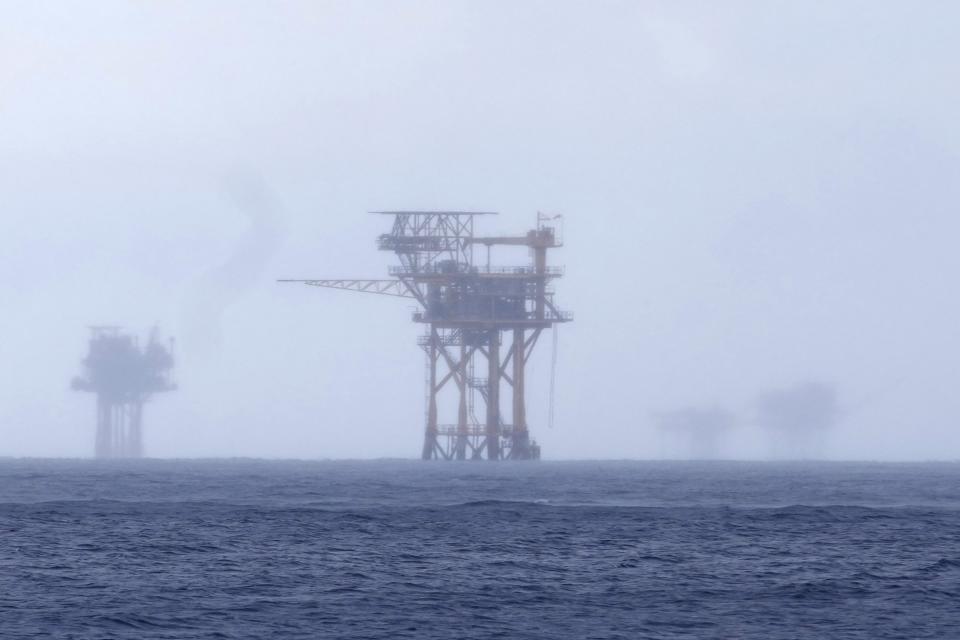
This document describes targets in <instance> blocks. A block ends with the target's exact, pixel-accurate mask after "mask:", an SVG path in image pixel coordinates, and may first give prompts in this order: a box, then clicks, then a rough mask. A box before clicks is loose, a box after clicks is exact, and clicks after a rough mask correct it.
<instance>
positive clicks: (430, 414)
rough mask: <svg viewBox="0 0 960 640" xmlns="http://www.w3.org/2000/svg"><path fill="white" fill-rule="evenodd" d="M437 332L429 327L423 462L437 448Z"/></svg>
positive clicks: (432, 327) (428, 458)
mask: <svg viewBox="0 0 960 640" xmlns="http://www.w3.org/2000/svg"><path fill="white" fill-rule="evenodd" d="M437 355H438V354H437V330H436V328H434V326H433V325H431V326H430V350H429V356H428V357H429V358H430V361H429V362H428V363H427V366H429V367H430V378H429V381H428V382H427V384H429V385H430V389H429V392H428V400H427V403H428V404H427V430H426V433H425V434H424V436H423V454H422V458H423V459H424V460H430V459H431V458H433V457H434V454H435V451H436V447H437Z"/></svg>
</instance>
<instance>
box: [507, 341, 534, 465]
mask: <svg viewBox="0 0 960 640" xmlns="http://www.w3.org/2000/svg"><path fill="white" fill-rule="evenodd" d="M524 333H525V332H524V330H523V329H514V330H513V446H512V447H511V457H512V458H515V459H517V460H526V459H528V458H529V457H530V435H529V433H528V432H527V406H526V389H525V380H524V374H525V371H526V364H527V363H526V362H525V358H524V356H525V354H524V347H525V335H524Z"/></svg>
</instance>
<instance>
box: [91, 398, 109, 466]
mask: <svg viewBox="0 0 960 640" xmlns="http://www.w3.org/2000/svg"><path fill="white" fill-rule="evenodd" d="M93 455H94V457H96V458H107V457H109V455H110V402H109V401H107V399H106V398H104V397H103V395H102V394H99V393H98V394H97V435H96V439H95V441H94V449H93Z"/></svg>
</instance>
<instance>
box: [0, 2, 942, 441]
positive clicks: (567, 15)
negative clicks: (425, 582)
mask: <svg viewBox="0 0 960 640" xmlns="http://www.w3.org/2000/svg"><path fill="white" fill-rule="evenodd" d="M0 17H2V19H0V196H2V198H0V274H2V278H0V309H2V313H0V359H2V365H3V366H2V367H0V455H12V456H88V455H90V454H91V453H92V447H93V420H94V399H93V397H92V396H91V395H89V394H80V393H75V392H71V391H70V390H69V382H70V379H71V378H72V377H73V376H74V375H76V374H77V373H78V372H79V369H80V360H81V358H82V357H83V355H84V354H85V351H86V341H87V337H88V330H87V326H88V325H92V324H119V325H123V326H124V327H126V328H127V329H129V330H131V331H135V332H137V333H138V334H140V335H141V336H145V335H146V334H147V332H148V330H149V329H150V328H151V327H152V326H154V325H157V326H159V327H160V329H161V330H162V331H163V333H164V334H165V335H168V336H169V335H172V336H174V337H176V339H177V346H176V355H177V358H178V362H177V369H176V374H175V377H176V380H177V382H178V384H179V385H180V390H179V391H177V392H176V393H173V394H166V395H162V396H160V397H158V398H157V399H156V400H155V401H153V402H151V403H150V404H149V405H148V406H147V409H146V414H145V432H146V435H145V441H146V449H147V453H148V455H151V456H157V457H167V456H185V457H188V456H263V457H305V458H314V457H321V458H326V457H384V456H396V457H415V456H417V455H418V454H419V451H420V446H421V437H422V430H423V408H424V407H423V397H424V389H423V379H424V357H423V354H422V353H421V351H420V350H419V348H418V347H417V346H416V337H417V335H418V334H419V331H420V327H419V326H417V325H415V324H413V323H412V322H411V321H410V310H411V307H410V303H409V302H408V301H405V300H398V299H393V298H386V297H379V296H372V295H370V296H368V295H361V294H355V293H347V292H338V291H330V290H322V289H312V288H307V287H303V286H298V285H280V284H276V283H275V282H274V280H275V279H276V278H311V277H312V278H323V277H355V278H382V277H386V268H387V266H388V265H389V264H392V263H393V262H394V260H395V258H394V256H393V255H392V254H388V253H381V252H379V251H377V250H376V246H375V238H376V236H377V235H378V234H380V233H383V232H385V231H387V230H388V225H389V220H388V219H385V218H383V217H380V216H373V215H369V214H367V213H365V212H367V211H371V210H378V209H404V208H410V209H412V208H423V209H444V208H449V209H479V210H495V211H499V212H501V215H500V216H499V217H498V218H494V219H484V220H482V221H481V223H482V224H483V225H485V226H484V227H483V228H484V229H485V230H488V231H491V232H500V231H502V232H522V231H525V230H526V229H528V228H531V227H532V225H533V224H534V223H535V217H536V212H537V211H538V210H540V211H545V212H550V213H552V214H556V213H560V214H563V215H564V223H565V229H564V231H565V240H566V247H565V248H563V249H562V250H560V251H558V252H555V253H554V258H553V259H554V260H555V261H556V262H557V263H560V264H565V265H566V267H567V275H566V277H565V278H564V279H562V280H561V281H559V282H558V286H557V290H558V296H557V300H558V303H559V305H560V306H561V307H562V308H564V309H569V310H571V311H573V312H574V313H575V322H573V323H572V324H569V325H565V326H562V327H561V328H560V335H559V355H558V371H557V393H556V409H555V410H556V419H555V425H554V428H553V429H552V430H548V429H547V428H546V423H547V414H548V384H549V368H550V340H549V338H548V337H545V338H547V339H543V340H541V342H540V344H539V346H538V349H537V352H536V353H535V355H534V359H533V361H532V369H531V372H530V377H529V382H528V385H529V391H528V394H529V400H530V407H529V421H530V425H531V429H532V434H533V436H534V437H535V438H536V439H537V440H538V441H539V442H540V443H541V445H542V446H543V452H544V457H545V458H548V459H550V458H553V459H556V458H578V457H587V458H632V457H636V458H654V457H661V456H667V457H683V456H684V455H694V454H695V453H696V451H693V450H692V449H690V448H689V447H686V445H685V444H684V442H685V438H684V437H665V434H664V428H663V424H662V423H663V422H664V420H663V419H662V416H664V415H667V416H674V417H675V418H674V421H676V420H681V422H682V420H691V419H694V418H696V420H701V419H707V420H708V422H707V424H709V420H711V419H715V418H711V416H714V417H716V416H725V417H723V418H722V419H720V422H722V423H723V424H724V425H725V426H724V431H723V434H722V435H721V436H720V437H719V438H717V443H716V446H715V448H714V449H713V450H712V451H711V452H707V453H708V454H709V455H713V456H718V457H734V458H762V457H768V456H776V457H798V456H799V457H825V458H834V459H838V458H843V459H849V458H879V459H931V458H937V459H944V458H946V459H955V458H958V457H960V428H958V427H960V394H958V392H957V390H958V384H957V381H958V358H960V329H958V328H960V303H958V300H957V295H956V285H955V279H956V275H957V273H958V267H960V255H958V252H957V250H956V246H957V243H958V240H960V237H958V235H960V234H958V231H960V221H958V218H957V203H958V201H960V200H958V195H960V194H958V191H960V180H958V177H960V176H958V167H960V165H958V151H960V125H958V120H957V117H956V114H957V112H958V106H960V105H958V98H960V84H958V83H957V81H956V77H957V73H956V71H957V60H958V59H960V40H958V39H957V38H956V25H957V24H958V23H960V22H958V21H960V5H957V4H956V3H953V2H934V1H929V2H922V3H915V2H877V1H876V0H872V1H862V2H861V1H853V0H850V1H845V2H813V1H811V2H802V3H800V2H787V1H783V2H775V1H762V2H761V1H759V0H757V1H753V2H733V1H731V2H723V3H712V2H677V1H670V2H612V1H610V2H561V1H549V2H405V3H397V2H372V1H370V2H269V3H267V2H229V3H226V2H206V3H198V2H160V1H152V2H151V1H141V2H133V1H130V2H112V1H108V0H103V1H100V2H96V3H89V2H46V3H35V2H26V1H25V2H15V1H6V2H0ZM804 384H819V385H821V386H823V387H824V388H827V389H829V390H832V392H833V393H835V395H836V404H837V414H836V420H834V421H832V423H831V425H830V426H829V428H828V429H826V430H824V431H823V433H820V434H818V435H817V437H816V440H817V442H816V444H815V446H810V447H809V448H806V449H803V448H801V449H792V450H784V447H783V446H781V445H780V444H778V439H777V437H776V432H777V430H776V429H770V428H765V427H764V426H763V424H761V421H760V420H758V417H757V416H758V413H762V411H761V410H760V409H758V407H760V406H762V405H763V402H762V398H763V397H767V396H764V394H770V393H776V391H777V390H782V389H789V388H793V387H796V386H797V385H804ZM698 408H699V409H698ZM704 408H705V409H704ZM678 412H679V413H678ZM711 412H712V413H711ZM658 416H659V417H660V418H658ZM691 416H692V417H691ZM703 416H706V418H703ZM731 421H732V423H731ZM668 423H669V421H668ZM671 424H672V423H671ZM698 424H699V423H698ZM668 435H669V434H668ZM808 444H809V443H808ZM685 447H686V448H685ZM798 452H799V453H798Z"/></svg>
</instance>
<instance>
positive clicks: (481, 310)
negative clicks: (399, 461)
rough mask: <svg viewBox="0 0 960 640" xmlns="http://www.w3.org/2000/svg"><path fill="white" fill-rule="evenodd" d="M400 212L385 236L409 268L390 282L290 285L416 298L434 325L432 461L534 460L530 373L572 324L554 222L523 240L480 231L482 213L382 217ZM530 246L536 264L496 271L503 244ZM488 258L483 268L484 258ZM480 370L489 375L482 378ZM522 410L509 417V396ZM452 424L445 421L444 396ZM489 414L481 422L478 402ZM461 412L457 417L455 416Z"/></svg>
mask: <svg viewBox="0 0 960 640" xmlns="http://www.w3.org/2000/svg"><path fill="white" fill-rule="evenodd" d="M376 213H381V214H384V215H390V216H393V229H392V231H391V232H390V233H387V234H384V235H382V236H380V238H379V248H380V249H381V250H383V251H392V252H394V253H396V255H397V257H398V258H399V259H400V264H399V265H397V266H394V267H391V268H390V272H389V274H390V276H392V277H391V278H390V279H385V280H285V281H284V282H303V283H305V284H308V285H311V286H315V287H328V288H333V289H346V290H349V291H358V292H366V293H376V294H381V295H389V296H397V297H401V298H411V299H414V300H416V301H417V302H418V303H419V305H420V309H419V310H418V311H417V312H416V313H415V314H414V316H413V320H414V322H418V323H421V324H423V325H425V329H426V331H425V334H424V335H423V336H422V337H421V338H420V340H419V344H420V346H422V347H423V349H424V351H425V352H426V355H427V409H426V430H425V435H424V442H423V450H422V456H423V459H424V460H430V459H443V460H480V459H483V458H486V459H488V460H531V459H534V460H535V459H539V457H540V447H539V446H538V445H537V443H536V442H535V441H534V440H532V439H531V438H530V429H529V427H528V425H527V417H526V397H525V390H526V367H527V363H528V361H529V359H530V354H531V353H532V351H533V349H534V346H535V345H536V343H537V340H538V339H539V337H540V335H541V334H542V333H543V331H544V330H545V329H553V328H554V325H556V324H558V323H563V322H569V321H570V320H571V319H572V318H571V316H570V314H568V313H565V312H563V311H561V310H560V309H558V308H557V306H556V305H555V303H554V299H553V298H554V293H553V289H552V287H551V282H552V281H553V280H554V279H556V278H559V277H560V276H561V275H562V274H563V271H562V269H561V268H559V267H551V266H548V264H547V252H548V251H549V250H550V249H554V248H557V247H559V246H561V239H560V237H559V234H558V233H557V229H556V226H555V223H554V222H553V220H555V218H552V217H547V216H543V215H539V214H538V216H537V227H536V228H535V229H531V230H530V231H528V232H526V233H525V234H523V235H517V236H483V235H477V234H476V233H475V229H474V223H475V221H476V220H477V218H478V217H481V216H488V215H493V214H490V213H481V212H463V211H378V212H376ZM498 246H501V247H503V246H507V247H510V246H512V247H521V248H524V247H525V248H527V249H529V253H530V256H531V260H530V263H529V264H525V265H519V266H506V267H505V266H492V265H491V250H492V249H493V247H498ZM478 253H479V254H481V256H480V257H481V259H482V263H479V264H478V262H477V260H476V257H477V256H476V254H478ZM478 368H479V369H480V371H481V375H480V376H477V375H475V373H476V370H477V369H478ZM505 388H509V389H510V391H511V392H512V393H511V399H512V406H511V409H510V410H509V412H507V413H506V414H504V412H502V411H501V406H502V396H501V391H503V390H504V389H505ZM445 393H446V394H453V399H452V400H453V401H452V402H450V403H448V405H449V406H450V409H451V411H450V413H452V414H453V415H451V417H450V419H449V420H445V419H443V418H442V417H441V415H440V413H441V411H440V408H441V406H443V403H442V402H440V400H441V399H444V398H442V396H443V395H444V394H445ZM477 395H479V396H480V399H481V408H482V409H483V410H484V414H483V415H482V418H481V419H478V417H477V412H476V409H477V404H478V403H477V402H476V396H477ZM454 408H455V411H454Z"/></svg>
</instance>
